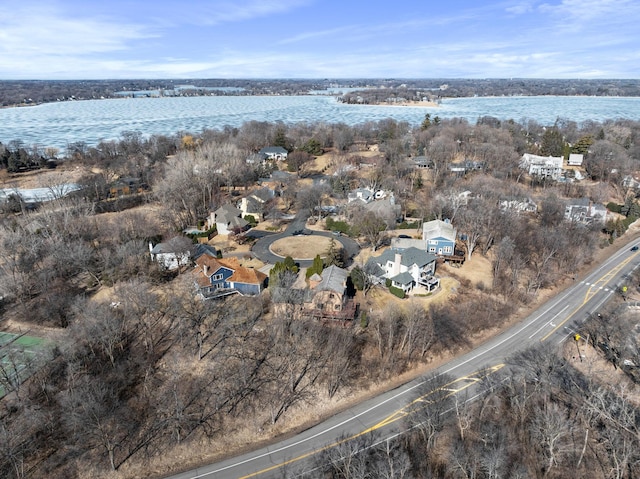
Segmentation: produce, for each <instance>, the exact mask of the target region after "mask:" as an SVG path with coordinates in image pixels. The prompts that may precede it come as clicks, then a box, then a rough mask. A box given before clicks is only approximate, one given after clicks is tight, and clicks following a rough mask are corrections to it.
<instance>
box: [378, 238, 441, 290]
mask: <svg viewBox="0 0 640 479" xmlns="http://www.w3.org/2000/svg"><path fill="white" fill-rule="evenodd" d="M369 262H370V263H372V264H373V265H375V266H377V268H379V269H378V270H377V271H378V272H379V274H381V276H382V277H383V278H386V279H389V280H391V284H392V286H395V287H396V288H400V289H402V290H403V291H404V292H405V293H407V292H409V291H411V290H412V289H413V288H414V287H415V286H417V285H421V286H423V287H425V288H426V289H427V290H428V291H433V290H434V289H436V288H437V287H438V286H439V285H440V280H439V279H438V278H435V277H434V274H435V271H436V256H435V255H433V254H429V253H427V252H426V251H424V250H420V249H418V248H413V247H411V248H407V249H405V250H403V251H400V250H396V249H392V248H391V249H388V250H386V251H385V252H383V253H382V254H381V255H380V256H377V257H374V258H371V259H369ZM377 268H372V269H377Z"/></svg>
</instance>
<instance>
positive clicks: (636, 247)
mask: <svg viewBox="0 0 640 479" xmlns="http://www.w3.org/2000/svg"><path fill="white" fill-rule="evenodd" d="M638 249H640V246H638V245H637V244H636V245H633V246H632V247H631V251H638Z"/></svg>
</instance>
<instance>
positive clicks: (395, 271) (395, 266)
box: [392, 253, 402, 276]
mask: <svg viewBox="0 0 640 479" xmlns="http://www.w3.org/2000/svg"><path fill="white" fill-rule="evenodd" d="M401 262H402V255H401V254H400V253H396V255H395V258H394V261H393V271H392V274H393V276H396V275H398V274H400V263H401Z"/></svg>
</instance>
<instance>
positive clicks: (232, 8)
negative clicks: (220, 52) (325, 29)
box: [172, 0, 311, 30]
mask: <svg viewBox="0 0 640 479" xmlns="http://www.w3.org/2000/svg"><path fill="white" fill-rule="evenodd" d="M310 2H311V0H244V1H237V0H236V1H222V2H220V1H217V2H211V1H208V0H204V1H197V2H194V1H191V2H189V3H188V4H186V5H185V6H184V9H181V10H182V11H184V12H186V14H180V13H179V11H178V12H175V11H174V12H173V13H172V16H173V17H174V18H177V17H176V15H178V16H179V21H180V22H184V23H193V24H197V25H209V26H211V25H219V24H222V23H233V22H243V21H247V20H252V19H254V18H262V17H267V16H270V15H274V14H283V13H287V12H290V11H292V10H295V9H297V8H300V7H303V6H306V5H308V4H309V3H310ZM172 8H174V9H175V8H180V7H178V6H177V5H174V6H173V7H172ZM267 29H268V26H267V25H265V30H267Z"/></svg>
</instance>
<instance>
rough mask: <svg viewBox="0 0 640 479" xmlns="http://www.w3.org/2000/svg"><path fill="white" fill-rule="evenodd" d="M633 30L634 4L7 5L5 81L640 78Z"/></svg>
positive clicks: (82, 0)
mask: <svg viewBox="0 0 640 479" xmlns="http://www.w3.org/2000/svg"><path fill="white" fill-rule="evenodd" d="M639 25H640V1H639V0H546V1H537V0H503V1H499V0H440V1H432V0H395V1H393V0H385V1H381V0H367V1H365V0H359V1H353V0H341V1H338V0H224V1H221V0H153V1H151V0H0V79H4V80H11V79H126V78H149V79H153V78H158V79H160V78H175V79H188V78H336V79H339V78H584V79H594V78H634V79H638V78H640V26H639Z"/></svg>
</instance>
